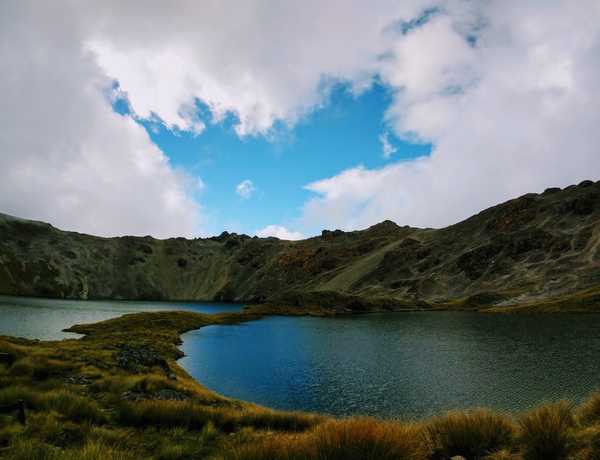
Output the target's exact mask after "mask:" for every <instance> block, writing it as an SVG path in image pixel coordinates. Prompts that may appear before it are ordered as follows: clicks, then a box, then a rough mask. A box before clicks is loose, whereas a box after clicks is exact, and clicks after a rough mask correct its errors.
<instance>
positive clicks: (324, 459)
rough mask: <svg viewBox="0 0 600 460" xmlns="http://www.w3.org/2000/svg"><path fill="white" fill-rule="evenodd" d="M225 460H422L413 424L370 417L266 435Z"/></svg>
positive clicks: (425, 453)
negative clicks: (295, 432) (298, 432)
mask: <svg viewBox="0 0 600 460" xmlns="http://www.w3.org/2000/svg"><path fill="white" fill-rule="evenodd" d="M225 458H226V459H227V460H258V459H267V458H268V459H273V460H313V459H314V460H425V459H427V458H428V450H427V448H426V447H425V446H424V444H423V443H422V442H421V435H420V429H419V428H418V427H417V426H416V425H412V424H402V423H394V422H382V421H378V420H375V419H371V418H351V419H346V420H331V421H329V422H326V423H323V424H321V425H319V426H318V427H316V428H315V429H314V430H312V431H310V432H307V433H305V434H302V435H296V436H279V437H276V436H267V437H264V438H263V439H262V440H261V441H259V442H256V443H254V444H252V445H246V446H243V447H241V448H237V449H233V450H232V451H231V452H230V453H229V454H228V455H226V456H225Z"/></svg>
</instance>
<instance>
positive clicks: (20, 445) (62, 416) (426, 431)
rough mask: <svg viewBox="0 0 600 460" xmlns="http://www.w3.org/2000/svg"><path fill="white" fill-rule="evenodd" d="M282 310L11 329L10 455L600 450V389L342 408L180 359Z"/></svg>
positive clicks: (5, 385) (3, 342)
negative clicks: (422, 413) (257, 397)
mask: <svg viewBox="0 0 600 460" xmlns="http://www.w3.org/2000/svg"><path fill="white" fill-rule="evenodd" d="M280 312H281V311H270V310H269V309H267V308H262V309H247V310H245V311H243V312H240V313H221V314H215V315H204V314H198V313H192V312H153V313H137V314H130V315H124V316H122V317H119V318H115V319H111V320H107V321H103V322H100V323H96V324H88V325H76V326H73V327H71V328H70V329H69V331H72V332H76V333H79V334H83V337H82V338H80V339H67V340H62V341H56V342H40V341H36V340H26V339H19V338H11V337H0V353H4V355H3V356H4V360H3V364H0V406H2V405H8V404H14V403H15V402H16V401H19V400H23V401H24V402H25V405H26V409H27V411H26V412H27V413H26V416H27V417H26V418H27V420H26V424H25V425H22V424H20V423H19V421H18V419H17V418H16V417H15V416H14V414H4V415H0V421H1V424H0V458H7V459H23V460H25V459H27V460H34V459H40V460H42V459H43V460H55V459H56V460H58V459H69V460H71V459H72V460H92V459H93V460H100V459H102V460H117V459H118V460H125V459H128V460H129V459H131V460H133V459H141V458H149V459H162V460H175V459H196V458H212V459H223V460H234V459H235V460H250V459H273V460H278V459H281V460H287V459H298V460H300V459H340V460H341V459H345V460H353V459H372V460H376V459H378V460H386V459H407V460H408V459H410V460H426V459H431V460H435V459H448V458H451V457H453V456H457V455H460V456H463V457H464V458H466V459H479V458H482V459H483V458H486V459H490V460H491V459H496V460H499V459H524V460H529V459H531V460H534V459H535V460H538V459H539V460H542V459H544V460H551V459H566V458H573V459H580V460H584V459H585V460H592V459H597V458H600V394H599V395H597V396H594V397H592V398H591V399H590V400H589V401H588V402H587V403H585V404H584V405H582V406H580V407H572V406H571V405H569V404H568V403H566V402H561V403H555V404H550V405H545V406H542V407H539V408H537V409H535V410H533V411H531V412H529V413H525V414H515V415H507V414H498V413H494V412H492V411H489V410H485V409H475V410H473V411H468V412H455V413H450V414H440V415H439V416H438V417H435V418H432V419H427V420H420V421H390V420H377V419H372V418H361V417H356V418H348V419H336V418H332V417H328V416H324V415H318V414H307V413H299V412H281V411H274V410H270V409H267V408H263V407H260V406H257V405H254V404H251V403H248V402H243V401H236V400H232V399H229V398H225V397H223V396H221V395H218V394H216V393H214V392H212V391H210V390H208V389H206V388H204V387H203V386H202V385H201V383H198V382H196V381H194V380H193V379H192V378H191V377H190V376H189V375H188V374H187V373H186V372H185V371H184V370H183V369H182V368H181V367H180V366H178V364H177V362H176V360H177V359H178V358H179V357H181V351H180V350H179V349H178V348H177V345H178V344H179V343H180V335H181V334H182V333H183V332H185V331H188V330H191V329H197V328H201V327H203V326H206V325H213V324H234V323H238V322H242V321H251V320H255V319H258V318H260V317H261V316H262V315H265V314H270V313H280ZM292 312H294V313H296V314H298V313H299V312H298V310H293V311H292ZM287 313H291V312H287ZM304 313H306V312H304ZM311 313H313V314H321V313H322V312H320V311H315V312H311Z"/></svg>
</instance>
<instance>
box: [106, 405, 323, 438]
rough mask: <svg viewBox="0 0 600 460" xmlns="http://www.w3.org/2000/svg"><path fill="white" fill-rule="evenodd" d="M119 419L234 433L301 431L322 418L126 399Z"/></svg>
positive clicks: (132, 423)
mask: <svg viewBox="0 0 600 460" xmlns="http://www.w3.org/2000/svg"><path fill="white" fill-rule="evenodd" d="M118 417H119V421H120V422H121V423H122V424H124V425H131V426H137V427H145V426H158V427H162V428H172V427H185V428H188V429H201V428H203V427H204V426H206V424H207V423H212V424H214V425H215V426H216V427H217V428H219V429H221V430H223V431H226V432H233V431H236V430H237V429H239V428H241V427H244V426H251V427H254V428H257V429H271V430H281V431H302V430H305V429H307V428H310V427H312V426H314V425H315V424H317V423H319V422H320V421H321V420H323V418H322V417H320V416H317V415H312V414H304V413H301V412H298V413H295V412H276V411H270V410H264V409H256V410H251V411H241V410H240V409H239V408H236V407H211V406H205V405H202V404H198V403H196V402H193V401H140V402H136V403H130V402H123V403H121V404H120V405H119V407H118Z"/></svg>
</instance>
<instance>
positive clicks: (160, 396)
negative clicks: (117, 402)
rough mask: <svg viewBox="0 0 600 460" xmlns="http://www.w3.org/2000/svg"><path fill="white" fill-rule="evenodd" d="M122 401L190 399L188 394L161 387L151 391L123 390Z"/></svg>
mask: <svg viewBox="0 0 600 460" xmlns="http://www.w3.org/2000/svg"><path fill="white" fill-rule="evenodd" d="M121 399H122V400H123V401H134V402H137V401H144V400H154V401H187V400H188V399H190V397H189V396H188V395H186V394H185V393H182V392H180V391H177V390H171V389H169V388H163V389H162V390H156V391H152V392H145V391H136V390H130V391H125V392H124V393H122V394H121Z"/></svg>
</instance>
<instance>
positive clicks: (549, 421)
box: [519, 401, 577, 460]
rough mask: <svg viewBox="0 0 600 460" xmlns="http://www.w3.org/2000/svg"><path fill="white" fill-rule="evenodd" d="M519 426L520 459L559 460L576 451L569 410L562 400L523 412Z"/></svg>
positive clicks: (573, 420) (568, 405)
mask: <svg viewBox="0 0 600 460" xmlns="http://www.w3.org/2000/svg"><path fill="white" fill-rule="evenodd" d="M519 427H520V433H521V435H520V444H521V446H522V452H523V459H524V460H541V459H545V460H563V459H568V458H571V454H572V453H573V452H575V451H576V450H577V443H576V436H575V418H574V416H573V408H572V406H571V405H570V404H568V403H566V402H564V401H562V402H559V403H556V404H548V405H544V406H541V407H538V408H536V409H534V410H532V411H531V412H528V413H526V414H525V415H523V416H522V417H521V419H520V420H519Z"/></svg>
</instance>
